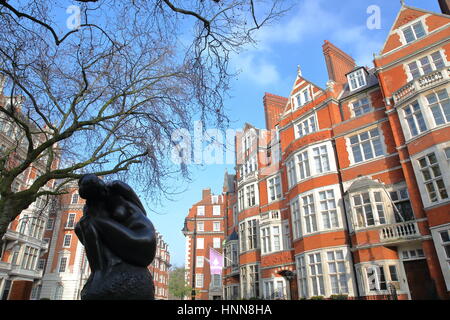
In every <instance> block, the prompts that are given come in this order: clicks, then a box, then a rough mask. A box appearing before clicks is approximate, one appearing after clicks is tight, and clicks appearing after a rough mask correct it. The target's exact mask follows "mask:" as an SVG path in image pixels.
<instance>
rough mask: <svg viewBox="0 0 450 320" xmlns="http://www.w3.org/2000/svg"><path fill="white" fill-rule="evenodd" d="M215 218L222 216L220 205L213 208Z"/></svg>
mask: <svg viewBox="0 0 450 320" xmlns="http://www.w3.org/2000/svg"><path fill="white" fill-rule="evenodd" d="M213 216H220V205H214V206H213Z"/></svg>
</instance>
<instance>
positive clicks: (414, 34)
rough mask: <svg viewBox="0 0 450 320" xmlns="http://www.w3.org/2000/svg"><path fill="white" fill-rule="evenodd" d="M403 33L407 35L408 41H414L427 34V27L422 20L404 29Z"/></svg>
mask: <svg viewBox="0 0 450 320" xmlns="http://www.w3.org/2000/svg"><path fill="white" fill-rule="evenodd" d="M403 35H404V36H405V40H406V43H410V42H413V41H414V40H417V39H420V38H422V37H423V36H425V29H424V27H423V24H422V21H419V22H417V23H414V24H413V25H412V26H409V27H406V28H405V29H403Z"/></svg>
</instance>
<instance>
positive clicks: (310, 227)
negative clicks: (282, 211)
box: [301, 194, 317, 234]
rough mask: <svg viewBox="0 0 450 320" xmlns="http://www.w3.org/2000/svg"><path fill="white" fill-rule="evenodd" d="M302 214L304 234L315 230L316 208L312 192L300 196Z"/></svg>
mask: <svg viewBox="0 0 450 320" xmlns="http://www.w3.org/2000/svg"><path fill="white" fill-rule="evenodd" d="M301 199H302V206H301V208H302V210H301V212H302V216H303V222H304V225H305V234H306V233H312V232H316V231H317V220H316V210H315V205H314V196H313V195H312V194H310V195H307V196H304V197H301Z"/></svg>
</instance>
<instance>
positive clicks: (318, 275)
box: [307, 252, 325, 296]
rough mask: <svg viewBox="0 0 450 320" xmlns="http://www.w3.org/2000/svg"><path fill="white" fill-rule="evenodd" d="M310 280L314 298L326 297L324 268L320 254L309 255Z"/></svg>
mask: <svg viewBox="0 0 450 320" xmlns="http://www.w3.org/2000/svg"><path fill="white" fill-rule="evenodd" d="M307 256H308V267H309V280H310V283H311V290H312V292H311V294H312V295H313V296H319V295H320V296H323V295H325V286H324V282H323V266H322V259H321V256H320V252H318V253H314V254H308V255H307Z"/></svg>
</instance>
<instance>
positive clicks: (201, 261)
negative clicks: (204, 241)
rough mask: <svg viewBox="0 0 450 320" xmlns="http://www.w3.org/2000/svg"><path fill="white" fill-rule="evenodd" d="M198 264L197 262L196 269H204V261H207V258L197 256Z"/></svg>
mask: <svg viewBox="0 0 450 320" xmlns="http://www.w3.org/2000/svg"><path fill="white" fill-rule="evenodd" d="M195 258H196V262H195V267H196V268H203V266H204V261H205V259H204V258H205V257H203V256H196V257H195Z"/></svg>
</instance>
